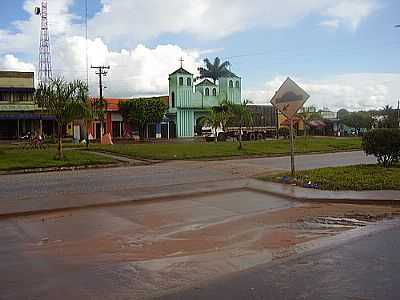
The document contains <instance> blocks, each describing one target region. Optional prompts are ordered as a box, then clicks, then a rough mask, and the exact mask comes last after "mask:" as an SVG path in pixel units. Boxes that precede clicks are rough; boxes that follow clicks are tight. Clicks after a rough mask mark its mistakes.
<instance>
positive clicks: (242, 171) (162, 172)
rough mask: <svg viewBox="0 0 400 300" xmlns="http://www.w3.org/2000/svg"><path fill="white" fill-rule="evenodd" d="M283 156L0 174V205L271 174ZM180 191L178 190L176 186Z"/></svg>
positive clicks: (305, 161)
mask: <svg viewBox="0 0 400 300" xmlns="http://www.w3.org/2000/svg"><path fill="white" fill-rule="evenodd" d="M296 161H297V168H298V169H306V168H318V167H326V166H340V165H352V164H361V163H363V164H364V163H371V162H373V161H374V159H373V158H371V157H369V158H368V157H366V156H365V155H364V153H363V152H346V153H333V154H319V155H304V156H298V157H297V160H296ZM289 168H290V162H289V159H288V158H287V157H279V158H256V159H238V160H226V161H216V162H215V161H206V162H205V161H202V162H198V161H195V162H191V161H173V162H166V163H161V164H156V165H151V166H138V167H126V168H112V169H97V170H83V171H73V172H69V171H67V172H53V173H40V174H23V175H6V176H0V201H2V200H16V199H35V198H36V199H40V198H43V197H49V199H50V198H54V199H55V200H57V196H58V195H62V194H68V193H73V194H74V195H75V196H76V195H78V194H80V195H89V194H92V193H102V192H113V191H116V192H117V191H118V193H119V194H123V192H124V190H126V191H129V193H131V192H132V189H135V188H145V187H147V188H151V187H154V188H157V187H162V186H171V185H195V184H196V183H201V182H208V181H210V182H217V181H218V180H230V179H234V178H236V179H237V178H238V177H239V178H241V177H249V176H254V175H257V174H261V173H266V172H270V171H273V170H288V169H289ZM177 189H179V186H177Z"/></svg>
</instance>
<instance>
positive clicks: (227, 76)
mask: <svg viewBox="0 0 400 300" xmlns="http://www.w3.org/2000/svg"><path fill="white" fill-rule="evenodd" d="M226 72H227V73H226V75H225V76H222V77H223V78H229V77H233V78H240V77H239V76H237V75H236V74H235V73H233V72H231V71H229V70H226Z"/></svg>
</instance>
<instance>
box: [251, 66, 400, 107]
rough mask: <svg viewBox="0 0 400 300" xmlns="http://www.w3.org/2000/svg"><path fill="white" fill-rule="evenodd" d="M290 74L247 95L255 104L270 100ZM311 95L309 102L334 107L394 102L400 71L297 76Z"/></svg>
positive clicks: (277, 78) (397, 93)
mask: <svg viewBox="0 0 400 300" xmlns="http://www.w3.org/2000/svg"><path fill="white" fill-rule="evenodd" d="M285 79H286V76H277V77H275V78H274V79H272V80H270V81H268V82H267V83H266V84H265V86H264V87H263V88H262V89H258V90H247V91H245V92H244V95H245V97H247V98H248V99H250V100H253V101H254V102H255V103H269V101H270V99H271V98H272V96H273V95H274V93H275V91H277V90H278V89H279V87H280V85H281V84H282V83H283V81H284V80H285ZM294 80H295V81H296V82H298V83H299V85H300V86H301V87H303V88H304V89H305V90H306V91H307V92H308V93H309V94H310V95H311V97H310V100H309V101H308V102H307V105H315V106H317V107H319V108H324V107H328V108H330V109H332V110H339V109H341V108H346V109H349V110H366V109H374V108H379V107H383V106H384V105H386V104H389V105H394V104H395V103H396V102H397V100H396V99H397V98H398V95H399V94H400V74H392V73H362V74H345V75H339V76H334V77H332V78H327V79H316V80H307V79H302V78H294Z"/></svg>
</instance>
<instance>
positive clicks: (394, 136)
mask: <svg viewBox="0 0 400 300" xmlns="http://www.w3.org/2000/svg"><path fill="white" fill-rule="evenodd" d="M362 148H363V150H364V151H365V153H366V154H367V155H375V156H376V158H377V159H378V163H379V164H380V165H383V166H384V167H389V166H391V165H392V164H393V163H395V162H397V161H398V160H399V158H400V130H399V129H386V128H382V129H374V130H371V131H369V132H367V133H365V134H364V136H363V141H362Z"/></svg>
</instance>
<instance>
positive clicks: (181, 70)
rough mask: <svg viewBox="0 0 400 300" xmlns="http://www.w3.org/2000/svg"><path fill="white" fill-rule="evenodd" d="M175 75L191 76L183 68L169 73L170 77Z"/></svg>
mask: <svg viewBox="0 0 400 300" xmlns="http://www.w3.org/2000/svg"><path fill="white" fill-rule="evenodd" d="M176 74H182V75H193V74H192V73H190V72H189V71H186V70H185V69H184V68H179V69H178V70H176V71H175V72H173V73H171V74H170V75H176Z"/></svg>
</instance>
